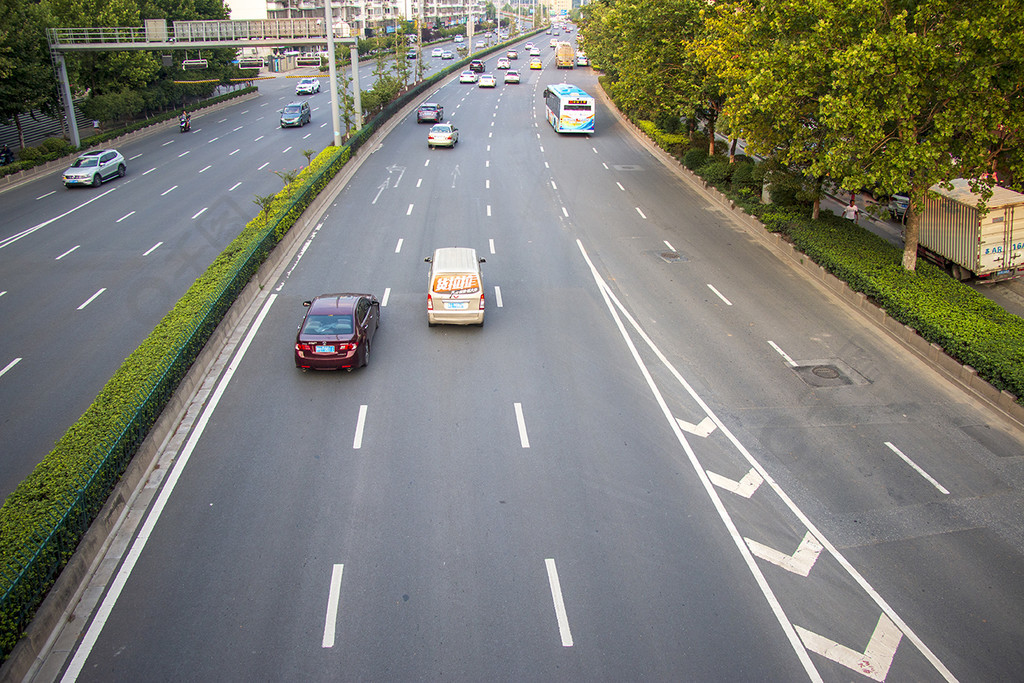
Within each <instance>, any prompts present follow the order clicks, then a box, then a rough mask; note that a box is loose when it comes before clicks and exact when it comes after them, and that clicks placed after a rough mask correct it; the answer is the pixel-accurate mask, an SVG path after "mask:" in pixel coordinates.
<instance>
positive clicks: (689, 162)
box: [683, 147, 708, 171]
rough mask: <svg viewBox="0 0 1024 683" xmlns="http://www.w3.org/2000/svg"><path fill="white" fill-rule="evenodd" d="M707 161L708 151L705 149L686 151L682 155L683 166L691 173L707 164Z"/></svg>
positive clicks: (696, 148) (697, 148)
mask: <svg viewBox="0 0 1024 683" xmlns="http://www.w3.org/2000/svg"><path fill="white" fill-rule="evenodd" d="M707 160H708V150H707V149H706V148H705V149H701V148H699V147H695V148H691V149H688V150H686V152H685V153H684V154H683V166H685V167H686V168H688V169H690V170H691V171H695V170H697V169H698V168H700V167H701V166H703V165H704V164H705V163H707Z"/></svg>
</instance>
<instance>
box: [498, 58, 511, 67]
mask: <svg viewBox="0 0 1024 683" xmlns="http://www.w3.org/2000/svg"><path fill="white" fill-rule="evenodd" d="M497 68H498V69H511V68H512V63H511V62H509V61H508V57H500V58H499V59H498V65H497Z"/></svg>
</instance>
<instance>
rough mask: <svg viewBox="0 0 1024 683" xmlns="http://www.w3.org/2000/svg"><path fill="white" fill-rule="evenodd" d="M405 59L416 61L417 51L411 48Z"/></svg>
mask: <svg viewBox="0 0 1024 683" xmlns="http://www.w3.org/2000/svg"><path fill="white" fill-rule="evenodd" d="M405 58H406V59H416V50H415V49H414V48H409V50H408V51H407V52H406V53H405Z"/></svg>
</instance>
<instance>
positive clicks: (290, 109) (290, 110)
mask: <svg viewBox="0 0 1024 683" xmlns="http://www.w3.org/2000/svg"><path fill="white" fill-rule="evenodd" d="M301 110H302V107H300V106H299V105H297V104H289V105H288V106H287V107H285V108H284V113H285V114H298V113H299V112H300V111H301Z"/></svg>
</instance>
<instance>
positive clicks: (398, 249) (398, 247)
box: [395, 237, 405, 254]
mask: <svg viewBox="0 0 1024 683" xmlns="http://www.w3.org/2000/svg"><path fill="white" fill-rule="evenodd" d="M404 241H405V238H403V237H399V238H398V244H396V245H395V253H396V254H397V253H399V252H400V251H402V242H404Z"/></svg>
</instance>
